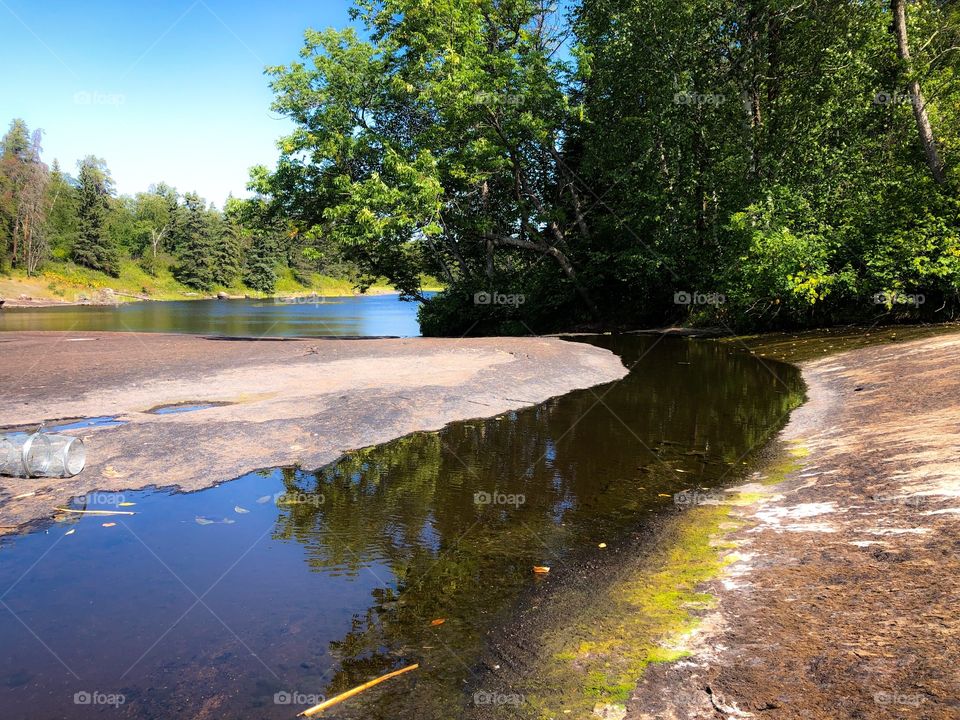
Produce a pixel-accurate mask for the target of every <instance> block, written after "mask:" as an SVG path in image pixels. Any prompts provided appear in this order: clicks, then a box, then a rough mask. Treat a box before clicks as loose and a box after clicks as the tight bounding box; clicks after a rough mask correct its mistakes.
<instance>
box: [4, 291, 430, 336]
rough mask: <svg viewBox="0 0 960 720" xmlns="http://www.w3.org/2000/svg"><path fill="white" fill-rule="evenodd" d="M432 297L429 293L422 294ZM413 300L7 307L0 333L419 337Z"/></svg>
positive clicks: (378, 298)
mask: <svg viewBox="0 0 960 720" xmlns="http://www.w3.org/2000/svg"><path fill="white" fill-rule="evenodd" d="M427 295H428V296H429V295H431V293H427ZM418 308H419V305H418V304H417V303H415V302H401V301H400V300H399V299H398V298H397V296H396V295H361V296H357V297H338V298H312V299H311V298H303V299H298V301H297V302H292V301H282V300H279V299H266V300H189V301H183V302H133V303H123V304H120V305H71V306H66V307H46V308H7V309H4V310H2V311H0V331H4V330H20V331H27V330H65V331H83V330H87V331H95V332H101V331H131V332H133V331H136V332H170V333H195V334H203V335H223V336H232V337H263V336H272V337H287V336H299V337H331V336H336V337H341V336H343V337H352V336H366V337H369V336H381V335H390V336H399V337H415V336H417V335H419V334H420V326H419V324H418V323H417V309H418Z"/></svg>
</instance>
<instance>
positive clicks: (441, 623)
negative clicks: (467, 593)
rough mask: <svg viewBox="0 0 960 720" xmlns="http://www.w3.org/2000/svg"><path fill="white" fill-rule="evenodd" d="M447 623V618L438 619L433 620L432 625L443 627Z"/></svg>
mask: <svg viewBox="0 0 960 720" xmlns="http://www.w3.org/2000/svg"><path fill="white" fill-rule="evenodd" d="M446 621H447V619H446V618H437V619H436V620H431V621H430V625H431V626H432V627H436V626H437V625H443V624H444V623H445V622H446Z"/></svg>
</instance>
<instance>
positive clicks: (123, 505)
mask: <svg viewBox="0 0 960 720" xmlns="http://www.w3.org/2000/svg"><path fill="white" fill-rule="evenodd" d="M134 505H136V503H131V502H122V503H117V507H133V506H134Z"/></svg>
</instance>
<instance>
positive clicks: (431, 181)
mask: <svg viewBox="0 0 960 720" xmlns="http://www.w3.org/2000/svg"><path fill="white" fill-rule="evenodd" d="M353 19H354V27H352V28H347V29H344V30H324V31H315V30H308V31H307V33H306V42H305V45H304V47H303V49H302V51H301V58H300V59H299V60H298V61H296V62H293V63H291V64H289V65H285V66H277V67H270V68H267V74H268V76H269V78H270V82H271V85H272V88H273V90H274V93H275V98H276V99H275V102H274V110H276V111H278V112H280V113H282V114H284V115H286V116H287V117H289V118H290V119H291V120H292V121H293V122H294V123H295V127H296V129H295V130H294V132H293V133H292V134H290V135H289V136H287V137H284V138H281V139H280V141H279V148H280V157H279V159H278V161H277V164H276V168H275V169H274V170H268V169H267V168H265V167H257V168H253V170H252V171H251V177H250V185H249V187H250V189H251V190H252V191H253V192H254V195H253V197H251V198H249V199H243V200H240V199H231V200H230V201H228V202H227V204H226V207H225V208H224V210H223V211H222V212H220V211H216V210H213V209H211V208H210V207H208V206H207V205H206V203H204V201H203V200H202V199H201V198H199V197H197V196H195V195H191V194H186V195H183V196H180V195H178V194H177V193H176V192H175V191H174V190H173V189H172V188H169V187H167V186H164V185H158V186H156V187H154V188H151V189H150V190H149V191H148V192H145V193H141V194H138V195H136V196H135V197H132V198H131V197H120V198H118V197H115V196H114V193H113V192H112V187H111V182H110V176H109V173H108V172H107V170H106V168H105V167H104V165H103V163H102V162H100V161H98V160H97V159H95V158H88V159H86V160H84V161H83V162H81V163H80V166H79V168H78V172H77V176H76V177H71V176H68V175H66V174H65V173H64V172H63V171H62V170H61V169H59V168H58V167H56V165H54V167H52V168H49V169H48V168H47V167H46V166H45V165H44V164H43V163H42V162H41V160H40V148H39V142H40V136H39V135H38V134H34V135H33V136H30V134H29V133H28V130H27V128H26V127H25V126H24V125H23V124H22V123H20V122H17V121H15V122H14V123H13V125H12V126H11V129H10V131H9V132H8V133H7V135H6V136H5V138H4V139H3V147H2V160H0V162H2V167H0V203H2V204H0V221H2V222H0V233H2V235H0V243H2V246H0V247H2V252H3V254H2V256H0V257H2V260H3V262H4V263H6V264H8V265H11V264H12V265H14V266H18V267H21V268H25V269H26V270H27V271H28V272H33V271H35V270H36V269H37V268H38V267H39V266H40V265H42V263H43V262H44V261H45V259H46V258H47V257H53V258H55V259H63V258H68V259H71V260H72V261H73V262H75V263H77V264H80V265H84V266H88V267H93V268H99V269H103V270H105V271H106V272H111V270H112V269H113V268H115V266H116V258H117V257H118V253H120V254H126V255H127V256H129V257H131V258H136V259H137V262H139V263H141V264H142V265H143V266H144V267H145V268H147V269H150V268H151V267H153V266H154V264H155V263H157V262H158V258H161V257H164V258H166V262H169V263H170V264H171V267H173V268H174V270H175V272H176V273H177V276H178V277H179V278H181V279H182V281H183V282H184V283H186V284H188V285H190V286H192V287H196V288H210V287H214V286H216V285H222V284H229V282H228V280H229V279H230V278H234V277H240V278H242V279H243V281H244V282H245V283H246V284H247V285H249V286H250V287H253V288H257V289H262V290H264V291H269V290H270V288H271V284H272V278H273V277H274V275H275V273H276V268H277V267H278V266H281V267H282V266H286V267H290V268H293V269H294V271H295V272H298V273H307V272H309V271H311V270H316V269H318V268H323V267H324V264H325V263H326V264H328V265H329V264H331V263H333V264H334V265H336V266H337V267H339V268H349V271H350V273H351V277H352V278H353V280H354V281H355V282H356V283H357V285H358V286H360V287H364V286H366V285H369V284H370V283H372V282H374V281H376V280H377V279H378V278H383V279H386V280H387V281H388V282H389V283H390V284H392V285H393V286H394V287H396V288H397V289H399V290H400V291H401V292H402V294H403V295H404V296H405V297H407V298H412V299H420V300H426V302H425V303H424V306H423V308H422V310H421V319H422V324H423V329H424V332H425V333H427V334H441V333H446V334H458V335H459V334H466V333H474V334H477V333H491V332H502V333H529V332H537V333H540V332H545V331H549V330H555V329H562V328H571V327H577V326H591V325H593V326H597V325H604V326H608V327H609V326H614V325H620V326H626V325H648V324H661V323H664V322H678V321H679V322H688V323H700V324H712V325H723V326H726V327H731V328H737V329H746V328H760V329H763V328H772V327H799V326H811V325H826V324H834V323H841V322H854V321H858V322H870V321H881V322H883V321H896V320H930V319H943V320H946V319H950V318H953V317H955V316H956V314H957V311H958V309H960V192H958V188H960V173H958V171H957V169H956V158H957V156H958V154H960V73H958V69H960V2H957V1H956V0H827V1H824V0H580V1H579V2H578V3H574V4H567V5H565V6H562V7H557V6H556V5H554V4H552V3H550V2H547V0H472V1H470V2H449V1H446V0H444V1H439V2H437V1H434V2H424V1H423V0H356V2H355V5H354V9H353ZM425 276H432V277H436V278H438V279H439V280H440V281H441V282H442V283H443V285H444V287H445V290H444V292H442V293H440V294H439V295H438V296H436V297H432V298H427V297H426V295H425V293H424V292H423V287H422V278H424V277H425Z"/></svg>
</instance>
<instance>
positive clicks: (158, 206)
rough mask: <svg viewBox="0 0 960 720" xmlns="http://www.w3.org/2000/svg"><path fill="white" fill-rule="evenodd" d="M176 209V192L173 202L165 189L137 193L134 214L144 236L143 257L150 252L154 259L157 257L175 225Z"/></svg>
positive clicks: (139, 229) (138, 227)
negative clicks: (165, 192)
mask: <svg viewBox="0 0 960 720" xmlns="http://www.w3.org/2000/svg"><path fill="white" fill-rule="evenodd" d="M175 211H176V195H175V194H174V196H173V201H172V203H171V198H170V197H169V196H168V195H166V194H164V191H163V190H161V191H159V192H158V191H157V190H153V191H151V192H145V193H138V194H137V196H136V201H135V205H134V210H133V214H134V218H135V219H136V224H137V231H138V234H139V236H140V238H142V240H141V246H140V248H139V252H140V255H141V257H142V256H143V255H144V254H146V253H149V254H150V256H151V258H152V259H153V260H154V261H155V260H156V259H157V255H158V254H159V253H160V252H161V251H162V250H163V249H164V243H165V241H166V240H167V237H168V235H169V234H170V231H171V229H172V227H173V219H174V213H175Z"/></svg>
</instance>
